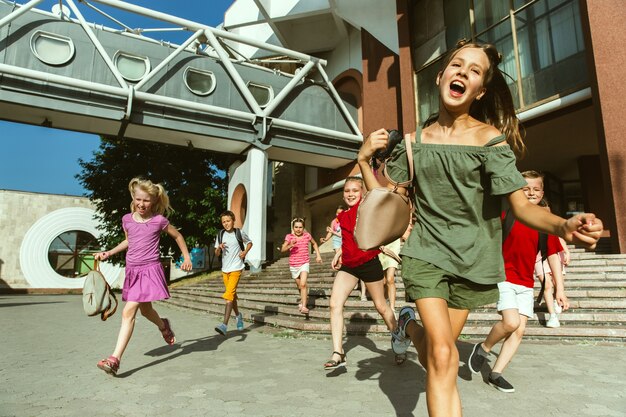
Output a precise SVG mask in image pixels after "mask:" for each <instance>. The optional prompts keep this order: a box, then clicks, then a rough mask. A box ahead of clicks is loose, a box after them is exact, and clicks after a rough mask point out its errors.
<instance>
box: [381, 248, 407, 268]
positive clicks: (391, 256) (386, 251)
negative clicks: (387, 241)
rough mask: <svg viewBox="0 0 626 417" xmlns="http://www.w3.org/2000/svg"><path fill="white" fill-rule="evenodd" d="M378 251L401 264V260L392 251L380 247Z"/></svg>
mask: <svg viewBox="0 0 626 417" xmlns="http://www.w3.org/2000/svg"><path fill="white" fill-rule="evenodd" d="M378 249H379V250H380V251H381V253H384V254H385V255H387V256H389V257H390V258H393V259H395V260H396V261H397V262H398V263H399V264H401V263H402V258H400V257H399V256H398V254H397V253H395V252H394V251H392V250H391V249H388V248H387V247H386V246H380V247H379V248H378Z"/></svg>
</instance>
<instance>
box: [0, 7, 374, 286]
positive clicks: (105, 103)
mask: <svg viewBox="0 0 626 417" xmlns="http://www.w3.org/2000/svg"><path fill="white" fill-rule="evenodd" d="M42 1H43V0H31V1H29V2H28V3H26V4H23V5H20V4H16V3H13V2H9V1H7V0H0V118H2V119H5V120H9V121H13V122H20V123H27V124H33V125H41V126H47V127H53V128H58V129H66V130H73V131H80V132H86V133H92V134H97V135H105V136H116V137H120V138H132V139H142V140H149V141H158V142H164V143H169V144H175V145H181V146H188V147H190V148H196V149H208V150H211V151H215V152H224V153H229V154H240V155H242V156H243V157H244V158H241V159H242V160H243V162H239V161H238V162H236V163H235V164H234V165H233V166H231V167H230V169H229V189H228V207H229V208H230V209H231V210H233V211H234V212H235V213H236V214H237V215H238V219H237V220H238V221H240V222H241V223H242V226H243V228H244V230H246V232H247V233H248V235H249V236H250V238H251V239H252V240H253V242H255V244H254V246H253V248H252V250H251V251H250V252H249V253H248V256H247V258H246V259H247V261H248V262H249V263H250V264H251V265H252V266H253V268H258V267H259V266H260V265H261V264H262V263H263V262H264V261H265V259H266V256H265V250H266V248H265V247H266V245H265V241H266V238H265V236H266V210H267V201H268V198H267V190H268V188H269V187H268V181H269V180H271V178H269V176H268V162H269V160H276V161H284V162H292V163H300V164H305V165H309V166H315V167H323V168H338V167H341V166H344V165H346V164H347V163H349V162H351V161H353V160H354V157H355V155H356V150H357V149H358V147H359V146H360V143H361V142H362V136H361V134H360V132H359V129H358V127H357V124H356V123H355V121H354V119H355V118H356V114H357V110H356V108H355V105H354V104H351V101H350V99H349V98H348V97H346V100H344V99H343V98H342V97H340V95H339V93H338V92H337V91H336V90H335V88H334V87H333V85H332V83H331V81H330V80H329V78H328V76H327V74H326V72H325V70H324V67H325V65H326V62H325V61H324V60H322V59H318V58H315V57H312V56H309V55H306V54H302V53H298V52H296V51H291V50H288V49H286V48H282V47H278V46H275V45H271V44H267V43H264V42H260V41H258V40H256V39H250V38H245V37H242V36H240V35H237V34H233V33H230V32H227V31H223V30H218V29H215V28H212V27H209V26H207V25H204V24H202V23H198V22H193V21H190V20H186V19H181V18H178V17H175V16H171V15H168V14H165V13H160V12H158V11H154V10H150V9H147V8H143V7H139V6H135V5H133V4H130V3H126V2H124V1H120V0H80V6H81V8H79V7H78V6H77V4H76V2H75V1H74V0H60V1H59V2H58V3H57V4H55V5H54V7H52V10H51V11H43V10H38V9H36V8H35V7H36V6H37V5H39V4H40V3H42ZM96 4H97V6H96ZM102 6H104V7H105V8H107V9H106V10H103V9H102ZM85 7H89V8H90V9H91V10H90V12H93V11H96V12H97V13H99V14H100V15H102V16H103V17H104V18H105V19H108V20H106V21H107V22H108V21H110V22H112V23H111V25H115V27H116V28H110V27H105V26H104V25H95V24H89V23H87V21H86V20H85V18H84V15H83V13H82V11H84V10H85V9H84V8H85ZM203 7H210V4H208V3H207V4H206V5H203ZM120 10H121V11H123V12H124V13H135V14H138V15H141V16H142V17H144V18H148V19H150V21H151V22H155V23H157V24H161V25H164V26H165V27H156V28H148V29H141V28H132V27H130V26H128V25H125V24H124V23H123V22H122V21H121V19H118V18H116V17H115V16H114V15H113V13H112V12H111V11H118V12H119V11H120ZM174 30H175V31H180V32H181V33H184V34H186V36H188V37H187V39H186V40H185V41H184V42H182V43H181V44H180V45H176V44H172V43H169V42H163V41H157V40H155V39H152V38H150V37H148V36H146V34H148V33H150V32H159V31H174ZM234 45H248V46H250V47H252V48H249V49H252V50H254V51H258V50H259V49H260V50H264V51H266V53H265V54H264V56H271V57H272V58H273V60H274V64H276V62H280V63H282V64H287V65H291V67H292V68H294V69H295V70H294V71H293V72H294V73H293V74H292V73H286V72H282V71H280V70H277V69H275V67H276V66H275V65H274V66H273V67H274V69H272V68H270V66H269V64H268V63H267V62H263V61H259V60H255V59H254V58H250V57H246V56H244V55H243V54H242V53H241V49H242V48H235V47H234ZM243 49H245V48H243ZM352 102H354V100H352ZM14 140H19V138H14ZM257 243H258V244H257ZM52 272H54V271H52ZM108 278H109V277H107V279H108Z"/></svg>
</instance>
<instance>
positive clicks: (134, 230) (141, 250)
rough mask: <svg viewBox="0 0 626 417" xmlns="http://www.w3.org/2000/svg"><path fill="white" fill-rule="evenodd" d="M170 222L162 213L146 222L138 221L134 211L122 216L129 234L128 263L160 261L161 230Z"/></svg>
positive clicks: (133, 264) (143, 263)
mask: <svg viewBox="0 0 626 417" xmlns="http://www.w3.org/2000/svg"><path fill="white" fill-rule="evenodd" d="M169 224H170V222H169V220H167V219H166V218H165V217H163V216H162V215H160V214H157V215H156V216H154V217H152V218H151V219H150V220H148V221H147V222H145V223H139V222H136V221H135V220H134V219H133V215H132V213H128V214H125V215H124V217H122V227H123V228H124V231H125V232H126V236H128V251H127V252H126V265H129V266H138V265H147V264H151V263H154V262H158V261H159V258H160V256H161V255H160V252H159V240H160V238H161V232H163V231H164V230H165V229H166V228H167V226H168V225H169Z"/></svg>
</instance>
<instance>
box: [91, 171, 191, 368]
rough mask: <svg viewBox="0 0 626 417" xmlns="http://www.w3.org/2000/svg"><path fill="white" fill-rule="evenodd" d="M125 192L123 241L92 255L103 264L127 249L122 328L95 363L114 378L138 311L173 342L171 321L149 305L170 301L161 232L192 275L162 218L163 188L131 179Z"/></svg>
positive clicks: (180, 243)
mask: <svg viewBox="0 0 626 417" xmlns="http://www.w3.org/2000/svg"><path fill="white" fill-rule="evenodd" d="M128 190H129V191H130V195H131V197H132V202H131V203H130V211H131V212H130V213H128V214H126V215H124V217H123V218H122V227H123V228H124V234H125V235H126V239H124V240H123V241H122V242H121V243H120V244H119V245H117V246H116V247H114V248H113V249H111V250H109V251H105V252H100V253H97V254H95V258H96V259H97V260H106V259H108V258H109V257H111V256H112V255H115V254H116V253H119V252H122V251H125V250H127V249H128V251H127V252H126V277H125V279H124V287H123V289H122V300H123V301H126V305H125V306H124V310H123V311H122V327H121V328H120V332H119V335H118V337H117V344H116V345H115V350H114V351H113V354H112V355H111V356H109V357H108V358H106V359H102V360H101V361H100V362H98V368H100V369H102V370H103V371H104V372H106V373H107V374H110V375H113V376H115V375H117V371H118V369H119V366H120V359H122V355H123V354H124V350H126V346H127V345H128V342H129V341H130V337H131V336H132V334H133V329H134V327H135V316H136V315H137V310H139V311H140V312H141V315H142V316H144V317H145V318H147V319H148V320H150V321H151V322H152V323H154V324H156V325H157V327H158V328H159V330H160V331H161V335H162V336H163V339H164V340H165V342H166V343H167V344H168V345H173V344H174V343H175V342H176V337H175V336H174V332H173V331H172V325H171V323H170V321H169V320H168V319H166V318H163V319H162V318H161V317H160V316H159V313H157V312H156V310H155V309H154V308H153V307H152V301H158V300H164V299H167V298H169V297H170V294H169V291H168V290H167V284H166V281H165V273H164V271H163V266H162V265H161V262H160V260H159V259H160V254H159V240H160V236H161V232H166V233H167V234H168V235H170V236H171V237H172V238H173V239H174V240H175V241H176V243H177V244H178V247H179V248H180V251H181V252H182V255H183V258H184V262H183V263H182V265H181V267H180V268H181V269H182V270H184V271H191V258H190V257H189V251H188V250H187V245H186V244H185V239H184V238H183V236H182V235H181V234H180V233H179V232H178V230H176V229H175V228H174V227H173V226H172V225H171V224H170V222H169V221H168V220H167V219H166V218H165V217H164V216H163V213H165V212H169V211H171V210H172V208H171V206H170V200H169V198H168V196H167V193H166V192H165V189H163V186H162V185H161V184H154V183H152V182H151V181H149V180H146V179H142V178H133V179H132V180H131V181H130V183H129V184H128Z"/></svg>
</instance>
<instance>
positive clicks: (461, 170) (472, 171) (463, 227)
mask: <svg viewBox="0 0 626 417" xmlns="http://www.w3.org/2000/svg"><path fill="white" fill-rule="evenodd" d="M415 136H416V142H415V143H413V144H412V148H413V160H414V165H415V177H414V178H415V179H414V181H415V190H416V192H415V206H416V208H417V222H416V224H415V225H414V227H413V231H412V232H411V235H410V236H409V238H408V240H407V241H406V243H405V245H404V247H403V248H402V251H401V255H403V256H408V257H411V258H416V259H420V260H422V261H425V262H429V263H431V264H433V265H435V266H437V267H439V268H441V269H443V270H444V271H447V272H450V273H453V274H455V275H457V276H460V277H463V278H466V279H468V280H470V281H472V282H475V283H477V284H496V283H498V282H501V281H504V278H505V275H504V262H503V259H502V226H501V220H500V213H501V211H502V196H505V195H508V194H510V193H512V192H513V191H516V190H519V189H521V188H523V187H524V186H526V180H525V179H524V177H522V175H521V174H520V173H519V171H518V170H517V167H516V166H515V161H516V160H515V154H514V153H513V151H512V150H511V148H510V147H509V145H502V146H494V145H496V144H498V143H501V142H502V141H504V140H505V136H504V135H500V136H498V137H496V138H493V139H492V140H491V141H489V143H487V144H486V145H485V146H465V145H440V144H429V143H421V129H419V128H418V129H417V132H416V135H415ZM387 170H388V173H389V176H390V177H391V178H392V179H393V180H394V181H406V180H407V179H408V172H407V158H406V147H405V145H404V142H402V143H400V144H399V145H398V146H396V149H394V151H393V153H392V155H391V159H390V160H389V161H388V162H387Z"/></svg>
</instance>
